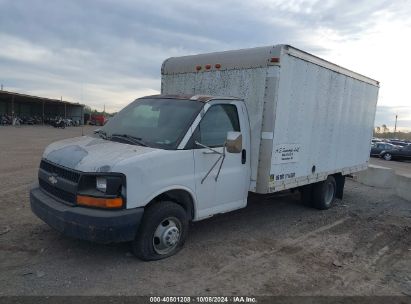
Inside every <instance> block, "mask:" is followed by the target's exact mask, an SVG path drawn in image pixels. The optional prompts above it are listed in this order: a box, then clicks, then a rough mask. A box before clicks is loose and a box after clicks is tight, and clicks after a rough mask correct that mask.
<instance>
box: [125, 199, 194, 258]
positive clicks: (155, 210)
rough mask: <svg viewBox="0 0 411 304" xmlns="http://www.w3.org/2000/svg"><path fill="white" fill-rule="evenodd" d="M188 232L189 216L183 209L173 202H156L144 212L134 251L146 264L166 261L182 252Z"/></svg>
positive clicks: (133, 243) (133, 245)
mask: <svg viewBox="0 0 411 304" xmlns="http://www.w3.org/2000/svg"><path fill="white" fill-rule="evenodd" d="M187 232H188V216H187V212H186V211H185V210H184V209H183V207H181V206H180V205H178V204H176V203H174V202H171V201H162V202H157V203H155V204H154V205H151V206H150V207H148V208H147V210H146V211H145V212H144V217H143V220H142V222H141V225H140V228H139V230H138V232H137V236H136V238H135V240H134V241H133V242H132V251H133V253H134V255H136V256H137V257H138V258H140V259H142V260H144V261H154V260H160V259H164V258H167V257H169V256H172V255H174V254H176V253H177V252H178V251H179V250H180V249H181V248H182V246H183V245H184V242H185V239H186V236H187Z"/></svg>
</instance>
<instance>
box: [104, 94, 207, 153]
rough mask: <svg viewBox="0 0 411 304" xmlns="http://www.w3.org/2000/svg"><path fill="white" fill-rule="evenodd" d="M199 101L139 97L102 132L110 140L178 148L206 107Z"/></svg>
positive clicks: (163, 147) (110, 121) (111, 120)
mask: <svg viewBox="0 0 411 304" xmlns="http://www.w3.org/2000/svg"><path fill="white" fill-rule="evenodd" d="M203 105H204V104H203V103H202V102H200V101H196V100H181V99H160V98H142V99H137V100H135V101H134V102H132V103H131V104H129V105H128V106H127V107H125V108H124V109H122V110H121V111H120V112H119V113H118V114H117V115H115V116H114V117H113V118H111V119H110V120H109V121H108V122H107V124H106V125H105V126H104V127H103V128H102V129H101V132H100V135H101V136H102V137H104V138H106V139H108V140H118V139H119V138H121V139H122V140H121V142H127V143H131V144H140V145H143V146H149V147H156V148H162V149H176V148H177V146H178V144H179V142H180V141H181V139H182V137H183V136H184V134H185V133H186V132H187V130H188V128H189V126H190V125H191V123H192V121H193V120H194V118H195V117H196V116H197V114H198V113H199V112H200V110H201V108H202V107H203Z"/></svg>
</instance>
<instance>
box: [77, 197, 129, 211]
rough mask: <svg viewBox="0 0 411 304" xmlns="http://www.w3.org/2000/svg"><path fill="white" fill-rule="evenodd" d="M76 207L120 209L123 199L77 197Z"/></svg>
mask: <svg viewBox="0 0 411 304" xmlns="http://www.w3.org/2000/svg"><path fill="white" fill-rule="evenodd" d="M77 205H81V206H88V207H97V208H108V209H110V208H121V207H123V199H122V198H121V197H116V198H102V197H92V196H85V195H77Z"/></svg>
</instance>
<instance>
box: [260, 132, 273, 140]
mask: <svg viewBox="0 0 411 304" xmlns="http://www.w3.org/2000/svg"><path fill="white" fill-rule="evenodd" d="M273 137H274V134H273V132H261V139H273Z"/></svg>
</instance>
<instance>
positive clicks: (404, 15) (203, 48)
mask: <svg viewBox="0 0 411 304" xmlns="http://www.w3.org/2000/svg"><path fill="white" fill-rule="evenodd" d="M0 8H1V9H0V83H1V84H3V87H4V90H8V91H17V92H20V93H26V94H34V95H39V96H44V97H49V98H60V97H61V96H62V98H63V99H64V100H68V101H73V102H80V103H84V104H86V105H89V106H90V107H92V108H95V109H98V110H102V109H103V107H104V106H105V108H106V110H107V111H118V110H120V109H121V108H122V107H124V106H125V105H126V104H128V103H129V102H131V101H132V100H134V99H136V98H138V97H141V96H145V95H151V94H157V93H159V90H160V68H161V63H162V62H163V61H164V60H165V59H166V58H168V57H172V56H182V55H189V54H198V53H205V52H213V51H223V50H231V49H239V48H249V47H256V46H266V45H275V44H291V45H293V46H295V47H297V48H300V49H303V50H305V51H308V52H310V53H313V54H315V55H317V56H319V57H322V58H324V59H327V60H329V61H332V62H335V63H337V64H339V65H341V66H344V67H346V68H349V69H351V70H353V71H355V72H359V73H361V74H364V75H366V76H369V77H371V78H373V79H376V80H378V81H380V92H379V100H378V109H377V114H376V121H375V125H379V126H380V125H382V124H386V125H387V126H388V127H389V128H391V129H392V128H393V126H394V120H395V115H398V129H400V130H407V131H411V90H410V89H409V88H408V86H409V85H410V84H409V82H410V77H409V75H410V71H411V60H410V56H411V18H410V17H409V16H411V1H410V0H389V1H387V0H367V1H363V0H355V1H354V0H345V1H343V0H319V1H317V0H312V1H306V0H284V1H283V0H277V1H274V0H273V1H270V0H253V1H234V0H216V1H205V0H203V1H188V0H185V1H181V0H168V1H145V0H142V1H137V0H111V1H109V0H98V1H97V0H96V1H92V0H48V1H45V0H19V1H16V0H0Z"/></svg>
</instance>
